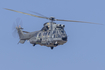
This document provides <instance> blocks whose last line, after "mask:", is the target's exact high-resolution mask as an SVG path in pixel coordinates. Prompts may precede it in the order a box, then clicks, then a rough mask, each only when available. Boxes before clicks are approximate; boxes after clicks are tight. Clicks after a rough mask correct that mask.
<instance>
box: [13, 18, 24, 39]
mask: <svg viewBox="0 0 105 70" xmlns="http://www.w3.org/2000/svg"><path fill="white" fill-rule="evenodd" d="M22 25H23V24H22V20H21V19H20V18H17V19H16V21H15V22H14V23H13V26H12V30H13V33H12V35H13V37H14V38H17V37H18V38H19V35H18V31H17V29H19V28H20V29H23V28H22Z"/></svg>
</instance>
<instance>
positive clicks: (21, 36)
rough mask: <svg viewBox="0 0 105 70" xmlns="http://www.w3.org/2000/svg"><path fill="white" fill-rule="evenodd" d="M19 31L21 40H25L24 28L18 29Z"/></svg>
mask: <svg viewBox="0 0 105 70" xmlns="http://www.w3.org/2000/svg"><path fill="white" fill-rule="evenodd" d="M16 29H17V31H18V34H19V38H20V39H23V38H24V33H23V31H22V29H23V28H21V27H16Z"/></svg>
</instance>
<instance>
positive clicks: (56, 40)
mask: <svg viewBox="0 0 105 70" xmlns="http://www.w3.org/2000/svg"><path fill="white" fill-rule="evenodd" d="M4 9H6V10H10V11H14V12H18V13H22V14H25V15H30V16H33V17H38V18H44V19H48V20H50V22H46V23H45V24H44V26H43V28H42V29H41V30H39V31H34V32H27V31H22V29H23V28H22V27H21V26H17V27H16V29H17V31H18V35H19V38H20V41H19V43H22V44H24V42H25V41H26V40H28V41H29V42H30V43H31V44H33V46H35V45H37V44H39V45H41V46H47V47H50V48H51V49H53V48H54V47H57V46H58V45H63V44H64V43H66V42H67V34H66V32H65V30H64V27H65V25H61V24H56V23H55V22H54V21H67V22H80V23H90V24H99V23H92V22H84V21H75V20H62V19H55V18H54V17H50V18H48V17H42V16H37V15H33V14H28V13H25V12H20V11H16V10H12V9H7V8H4Z"/></svg>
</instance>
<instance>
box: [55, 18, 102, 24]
mask: <svg viewBox="0 0 105 70" xmlns="http://www.w3.org/2000/svg"><path fill="white" fill-rule="evenodd" d="M55 21H67V22H80V23H90V24H99V25H103V24H100V23H92V22H85V21H75V20H62V19H55Z"/></svg>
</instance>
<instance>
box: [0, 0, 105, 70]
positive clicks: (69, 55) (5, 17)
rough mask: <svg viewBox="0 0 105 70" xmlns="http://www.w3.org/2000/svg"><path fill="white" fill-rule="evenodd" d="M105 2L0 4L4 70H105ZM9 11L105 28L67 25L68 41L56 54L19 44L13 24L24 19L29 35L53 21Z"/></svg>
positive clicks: (2, 0)
mask: <svg viewBox="0 0 105 70" xmlns="http://www.w3.org/2000/svg"><path fill="white" fill-rule="evenodd" d="M104 3H105V0H0V70H105V21H104V20H105V4H104ZM3 8H9V9H13V10H17V11H22V12H26V13H30V14H34V13H32V12H30V11H35V12H38V13H41V14H43V15H44V16H47V17H51V16H54V17H55V18H57V19H67V20H78V21H88V22H94V23H101V24H103V25H96V24H87V23H74V22H61V21H60V22H58V21H57V22H56V23H57V24H64V25H65V31H66V33H67V35H68V41H67V43H65V44H64V45H60V46H57V47H56V48H54V49H53V50H51V49H50V48H49V47H45V46H40V45H36V46H35V47H33V46H32V44H30V43H29V42H27V41H26V42H25V43H24V44H17V43H18V42H19V39H18V38H14V37H13V35H12V33H13V30H12V26H13V23H14V22H15V21H16V19H17V18H21V20H22V22H23V28H24V30H25V31H29V32H32V31H37V30H40V29H41V28H42V27H43V24H44V23H45V22H49V20H46V19H41V18H36V17H32V16H28V15H24V14H20V13H16V12H12V11H8V10H5V9H3Z"/></svg>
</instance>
